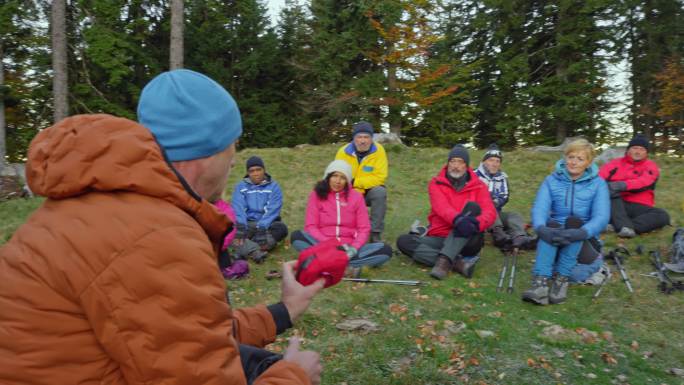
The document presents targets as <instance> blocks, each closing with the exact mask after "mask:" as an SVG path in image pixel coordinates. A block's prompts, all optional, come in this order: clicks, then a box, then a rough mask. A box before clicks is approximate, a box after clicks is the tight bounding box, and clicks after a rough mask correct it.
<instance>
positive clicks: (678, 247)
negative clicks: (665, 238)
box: [664, 227, 684, 273]
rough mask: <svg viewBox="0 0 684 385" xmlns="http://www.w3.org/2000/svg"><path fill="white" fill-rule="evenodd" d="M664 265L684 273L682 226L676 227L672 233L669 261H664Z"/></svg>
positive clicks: (683, 228)
mask: <svg viewBox="0 0 684 385" xmlns="http://www.w3.org/2000/svg"><path fill="white" fill-rule="evenodd" d="M664 265H665V267H666V268H668V269H669V270H672V271H674V272H675V273H684V227H680V228H678V229H677V230H676V231H675V232H674V234H672V253H671V255H670V263H664Z"/></svg>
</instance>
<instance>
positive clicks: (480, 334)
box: [475, 330, 494, 338]
mask: <svg viewBox="0 0 684 385" xmlns="http://www.w3.org/2000/svg"><path fill="white" fill-rule="evenodd" d="M475 333H476V334H477V335H478V337H480V338H488V337H494V332H493V331H491V330H475Z"/></svg>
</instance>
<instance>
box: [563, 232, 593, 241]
mask: <svg viewBox="0 0 684 385" xmlns="http://www.w3.org/2000/svg"><path fill="white" fill-rule="evenodd" d="M560 235H561V236H562V237H563V238H565V239H566V240H567V241H568V242H569V243H572V242H577V241H583V240H585V239H587V237H588V236H589V234H588V233H587V231H586V230H584V229H565V230H560Z"/></svg>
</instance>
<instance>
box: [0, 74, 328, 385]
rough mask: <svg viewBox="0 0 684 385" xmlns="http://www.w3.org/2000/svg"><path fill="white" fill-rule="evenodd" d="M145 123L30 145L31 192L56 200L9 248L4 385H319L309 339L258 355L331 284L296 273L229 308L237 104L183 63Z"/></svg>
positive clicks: (150, 104) (145, 110)
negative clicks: (225, 257)
mask: <svg viewBox="0 0 684 385" xmlns="http://www.w3.org/2000/svg"><path fill="white" fill-rule="evenodd" d="M138 117H139V119H140V123H141V124H138V123H136V122H133V121H130V120H127V119H121V118H116V117H113V116H110V115H104V114H101V115H80V116H74V117H70V118H67V119H64V120H62V121H61V122H59V123H57V124H55V125H54V126H52V127H50V128H47V129H45V130H43V131H41V132H40V133H39V134H38V135H37V136H36V138H35V139H34V140H33V142H32V143H31V146H30V148H29V156H28V163H27V176H28V183H29V185H30V186H31V189H32V190H33V191H34V192H35V193H37V194H39V195H42V196H45V197H47V199H46V200H45V201H44V203H43V204H42V206H41V207H40V208H38V209H37V210H36V211H35V212H34V213H33V214H32V215H31V216H30V217H29V219H28V220H27V222H26V223H25V224H24V225H23V226H21V227H20V228H19V229H18V230H17V231H16V233H15V234H14V235H13V237H12V239H11V240H10V241H9V242H8V243H7V244H6V245H4V246H3V247H2V248H0V277H2V279H0V309H2V311H0V362H1V363H2V364H0V383H2V384H7V385H9V384H120V385H123V384H214V385H226V384H235V385H238V384H240V385H243V384H246V383H254V384H293V385H294V384H311V383H313V384H316V383H318V382H319V381H320V373H321V364H320V361H319V357H318V355H317V354H316V353H314V352H306V351H300V350H299V348H298V346H299V344H298V342H297V341H293V342H292V343H291V345H290V347H289V348H288V349H287V351H286V353H285V354H284V357H283V358H282V359H279V357H278V356H273V355H271V354H269V353H264V352H265V351H263V350H260V349H257V348H258V347H263V346H265V345H266V344H269V343H271V342H273V341H274V340H275V337H276V334H277V333H281V332H282V331H284V330H285V329H287V328H288V327H290V326H291V322H292V321H294V320H295V319H296V318H297V317H298V316H299V315H300V314H301V313H302V312H303V311H304V310H305V309H306V308H307V307H308V305H309V304H310V302H311V300H312V298H313V296H314V295H315V294H316V293H317V292H318V291H319V290H320V289H321V288H322V287H323V284H324V281H322V280H321V281H319V282H316V283H314V284H312V285H311V286H307V287H304V286H301V285H300V284H298V283H297V282H296V281H295V279H294V274H293V271H292V269H293V267H292V266H293V265H292V264H286V265H285V267H284V271H283V285H282V297H281V299H282V302H280V303H278V304H275V305H270V306H268V307H266V306H257V307H254V308H248V309H233V308H231V306H230V305H229V304H228V303H227V300H226V292H225V281H224V280H223V278H222V277H221V273H220V272H219V269H218V266H217V252H218V250H219V247H220V246H221V243H222V242H223V239H224V236H225V235H226V233H227V231H228V230H229V229H231V227H232V224H231V223H230V221H229V220H228V218H227V217H226V216H225V215H223V214H222V213H221V212H219V211H218V210H217V209H216V208H215V207H214V206H213V205H212V202H214V201H215V200H216V199H218V198H219V197H220V195H221V192H222V191H223V189H224V187H225V185H226V179H227V177H228V173H229V172H230V168H231V166H232V164H233V156H234V154H235V144H234V142H235V140H236V139H237V138H238V137H239V136H240V134H241V132H242V123H241V120H240V112H239V110H238V107H237V105H236V103H235V101H234V100H233V98H232V97H231V96H230V94H228V92H226V90H225V89H223V87H221V86H220V85H219V84H218V83H216V82H214V81H213V80H211V79H209V78H208V77H206V76H204V75H202V74H199V73H196V72H193V71H187V70H176V71H171V72H166V73H163V74H161V75H159V76H157V77H156V78H155V79H153V80H152V81H151V82H150V83H149V84H148V85H147V86H146V87H145V89H144V90H143V92H142V95H141V98H140V104H139V107H138ZM243 352H244V353H245V354H243V357H242V358H241V353H243ZM250 357H252V358H250ZM255 357H265V358H266V360H265V361H267V362H265V363H264V362H261V361H255V359H254V358H255Z"/></svg>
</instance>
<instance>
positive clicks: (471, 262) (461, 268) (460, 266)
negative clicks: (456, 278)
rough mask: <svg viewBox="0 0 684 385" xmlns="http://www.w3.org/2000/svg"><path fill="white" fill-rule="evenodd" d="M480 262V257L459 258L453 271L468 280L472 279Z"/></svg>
mask: <svg viewBox="0 0 684 385" xmlns="http://www.w3.org/2000/svg"><path fill="white" fill-rule="evenodd" d="M479 260H480V257H471V258H458V259H457V260H455V261H454V265H453V267H452V269H453V270H454V271H455V272H457V273H458V274H461V275H462V276H464V277H466V278H470V277H472V276H473V273H474V272H475V264H476V263H477V261H479Z"/></svg>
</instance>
